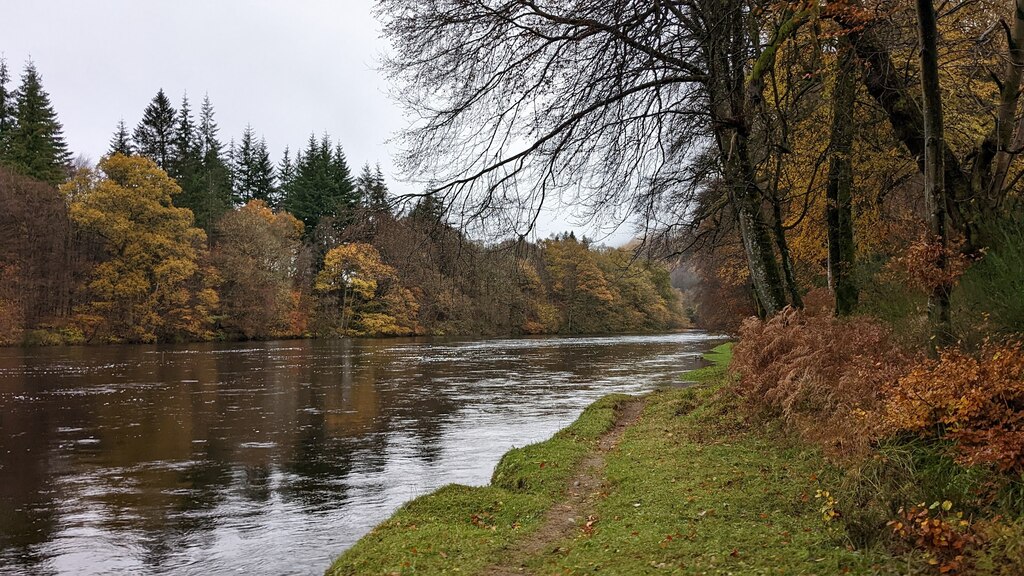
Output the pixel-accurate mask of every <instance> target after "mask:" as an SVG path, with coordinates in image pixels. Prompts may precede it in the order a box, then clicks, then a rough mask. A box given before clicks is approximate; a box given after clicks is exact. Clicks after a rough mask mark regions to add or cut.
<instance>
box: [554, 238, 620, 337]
mask: <svg viewBox="0 0 1024 576" xmlns="http://www.w3.org/2000/svg"><path fill="white" fill-rule="evenodd" d="M544 262H545V265H546V267H547V273H548V275H549V276H550V277H551V289H552V292H553V294H554V296H555V297H556V299H557V302H558V306H559V309H560V310H561V312H562V314H563V315H564V321H563V323H562V328H563V330H564V331H566V332H569V333H570V334H572V333H579V332H604V331H606V330H607V327H606V325H605V324H604V322H605V321H606V320H607V314H606V312H607V311H608V309H609V308H610V306H608V305H609V304H611V303H612V302H613V301H614V300H615V299H616V295H615V294H614V293H613V292H612V290H611V285H610V284H609V282H608V280H607V278H606V277H605V275H604V271H602V270H601V268H600V266H598V264H597V262H596V259H595V258H594V255H593V253H591V251H590V249H589V247H588V246H587V243H586V242H580V241H579V240H577V239H576V236H575V235H573V234H568V235H563V236H561V237H556V238H553V239H551V240H548V241H546V242H544Z"/></svg>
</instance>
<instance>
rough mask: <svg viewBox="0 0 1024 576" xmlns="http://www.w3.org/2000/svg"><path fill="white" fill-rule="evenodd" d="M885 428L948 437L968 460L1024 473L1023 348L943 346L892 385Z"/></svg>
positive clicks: (965, 461)
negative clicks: (974, 351)
mask: <svg viewBox="0 0 1024 576" xmlns="http://www.w3.org/2000/svg"><path fill="white" fill-rule="evenodd" d="M882 432H884V433H889V434H898V433H914V434H920V435H922V436H929V437H939V436H943V435H944V436H946V437H948V438H950V439H952V440H954V441H955V442H956V452H957V457H958V460H959V461H960V462H961V463H963V464H965V465H973V464H991V465H995V466H996V467H997V468H998V469H999V470H1000V471H1003V472H1013V473H1016V474H1020V473H1022V472H1024V350H1022V349H1021V344H1020V343H1016V344H992V343H987V344H985V345H984V346H983V347H982V349H981V351H980V352H979V353H978V354H977V355H971V354H968V353H966V352H963V351H961V350H959V349H955V348H951V349H948V350H946V351H944V352H943V353H942V354H941V355H940V357H939V359H938V360H931V361H926V362H923V363H921V364H919V365H918V366H916V367H915V368H914V370H913V371H911V372H910V373H909V374H907V375H906V376H904V377H903V378H900V379H899V380H898V381H897V382H896V383H895V385H892V386H889V387H888V389H887V390H886V393H885V406H884V412H883V417H882Z"/></svg>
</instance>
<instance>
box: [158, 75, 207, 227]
mask: <svg viewBox="0 0 1024 576" xmlns="http://www.w3.org/2000/svg"><path fill="white" fill-rule="evenodd" d="M172 150H173V152H172V154H171V158H170V160H169V163H170V164H169V166H168V173H169V174H170V175H171V177H172V178H174V179H175V180H176V181H177V182H178V185H179V186H181V194H179V195H178V196H177V197H175V199H174V204H175V206H178V207H181V208H188V209H189V210H191V211H192V214H193V216H194V217H195V218H196V222H197V223H199V220H200V214H199V213H200V212H201V211H202V210H203V204H204V192H205V186H204V181H203V146H202V136H201V134H200V131H199V127H198V126H196V122H195V118H194V117H193V115H192V107H191V105H190V103H189V100H188V95H187V94H186V95H185V96H183V97H182V99H181V107H180V108H179V109H178V114H177V120H176V122H175V134H174V144H173V148H172ZM204 223H206V222H204ZM206 224H209V223H206ZM200 225H201V224H200Z"/></svg>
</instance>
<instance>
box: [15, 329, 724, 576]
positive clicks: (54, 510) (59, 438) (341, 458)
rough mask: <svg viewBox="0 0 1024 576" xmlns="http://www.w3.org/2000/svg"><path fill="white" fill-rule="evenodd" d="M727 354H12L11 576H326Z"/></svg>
mask: <svg viewBox="0 0 1024 576" xmlns="http://www.w3.org/2000/svg"><path fill="white" fill-rule="evenodd" d="M712 343H714V341H713V340H712V339H711V338H710V337H709V336H707V335H705V334H703V333H700V332H686V333H679V334H669V335H657V336H612V337H593V338H554V337H551V338H528V339H498V340H475V341H473V340H467V341H436V340H434V341H431V340H412V339H409V340H344V341H321V340H304V341H287V342H267V343H232V344H223V343H218V344H190V345H182V346H159V347H158V346H109V347H74V348H52V349H15V348H8V349H0V574H4V575H8V574H12V575H13V574H19V575H20V574H32V575H36V574H40V575H46V574H69V575H70V574H74V575H90V574H141V575H163V574H175V575H178V574H185V575H190V574H195V575H221V574H235V573H244V574H275V575H276V574H302V575H312V574H322V573H323V571H324V570H325V569H326V568H327V567H328V565H329V564H330V562H331V560H332V559H333V558H334V557H335V556H337V554H339V553H340V552H342V551H343V550H345V549H346V548H347V547H349V546H351V545H352V544H353V543H354V542H355V541H356V540H358V539H359V537H361V536H362V535H363V534H365V533H366V532H367V531H368V530H369V529H370V528H372V527H373V526H374V525H375V524H377V523H379V522H380V521H382V520H384V519H385V518H387V517H388V516H389V515H390V514H391V513H392V512H393V511H394V510H395V509H396V508H397V507H398V506H400V505H401V504H402V503H404V502H406V501H408V500H410V499H412V498H415V497H416V496H419V495H421V494H424V493H427V492H429V491H431V490H434V489H436V488H438V487H440V486H443V485H445V484H449V483H453V482H455V483H461V484H469V485H482V484H486V483H487V482H488V480H489V478H490V475H491V471H492V470H493V468H494V465H495V464H496V463H497V461H498V459H499V458H500V457H501V455H502V454H503V453H504V452H505V451H507V450H508V449H509V448H511V447H513V446H523V445H525V444H529V443H533V442H537V441H540V440H543V439H546V438H548V437H550V436H551V435H552V434H553V433H554V432H555V431H557V430H558V429H560V428H562V427H564V426H566V425H568V424H569V423H570V422H572V421H573V420H574V419H575V418H576V417H577V416H578V415H579V413H580V412H581V411H582V410H583V408H584V407H585V406H586V405H588V404H589V403H591V402H592V401H594V400H596V399H597V398H599V397H601V396H603V395H605V394H608V393H612V392H625V393H630V394H638V393H642V392H645V391H647V390H650V389H652V388H654V387H656V386H659V385H669V384H672V383H674V382H677V381H678V375H679V373H680V372H682V371H684V370H686V369H689V368H691V367H693V366H695V365H696V364H697V363H698V362H699V355H700V353H701V352H702V351H704V350H706V349H707V348H708V347H710V345H711V344H712Z"/></svg>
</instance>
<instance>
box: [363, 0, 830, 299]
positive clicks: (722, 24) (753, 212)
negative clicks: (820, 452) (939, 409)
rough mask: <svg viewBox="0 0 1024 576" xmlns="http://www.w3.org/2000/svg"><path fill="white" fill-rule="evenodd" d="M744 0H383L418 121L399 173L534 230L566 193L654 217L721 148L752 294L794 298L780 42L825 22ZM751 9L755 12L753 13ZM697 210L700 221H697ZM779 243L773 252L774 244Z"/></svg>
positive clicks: (453, 208)
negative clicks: (783, 192) (783, 224)
mask: <svg viewBox="0 0 1024 576" xmlns="http://www.w3.org/2000/svg"><path fill="white" fill-rule="evenodd" d="M814 10H815V8H814V6H813V4H811V3H808V4H799V5H797V7H796V8H778V7H777V6H776V5H774V4H771V3H769V2H759V1H755V2H750V1H745V0H656V1H653V2H651V1H640V0H610V1H605V2H578V1H569V0H439V1H434V2H418V1H415V0H380V1H379V2H378V14H379V15H380V16H381V18H382V20H383V21H384V23H385V26H384V30H385V34H386V35H387V36H389V37H390V38H391V39H392V41H393V42H394V45H395V52H394V54H393V55H392V56H391V57H390V59H389V60H388V61H387V62H386V69H387V70H388V71H390V73H391V75H392V77H393V78H394V79H395V80H397V83H398V85H399V86H400V90H399V96H400V97H401V98H402V100H403V102H404V104H405V105H406V106H407V108H408V110H409V111H410V112H411V113H412V114H413V115H414V118H416V121H415V122H414V124H413V125H412V127H411V128H410V129H409V130H408V131H407V132H406V133H405V134H404V143H405V145H406V155H405V157H404V166H403V167H404V168H405V170H406V172H407V173H408V174H409V175H410V176H412V177H413V178H419V179H422V180H427V181H430V182H431V183H432V190H431V193H432V194H435V195H437V196H438V197H440V198H442V199H443V202H444V204H445V206H446V207H447V208H448V209H449V211H450V212H451V213H453V214H455V215H456V216H457V217H459V218H461V219H462V221H463V223H484V222H486V223H487V224H490V225H492V226H494V225H497V226H499V227H500V228H501V231H502V232H506V233H507V232H514V233H518V234H525V233H526V232H527V231H529V230H531V229H533V227H534V226H535V224H536V221H537V217H538V215H539V213H540V210H541V207H542V206H544V205H545V203H550V202H551V201H552V199H554V198H557V199H559V200H560V201H562V202H565V203H570V204H572V205H574V206H577V207H582V208H583V209H584V210H585V212H586V213H587V214H590V215H596V214H602V213H609V212H615V213H621V212H622V211H625V212H628V213H630V214H638V215H640V216H641V217H643V218H645V219H646V220H648V221H652V220H656V219H657V218H658V217H659V215H660V214H662V213H664V212H665V211H666V210H675V211H676V213H681V212H685V211H684V210H678V208H677V207H674V206H667V205H666V204H665V203H666V202H667V201H668V200H669V199H670V198H674V199H676V200H678V199H680V198H684V199H685V198H687V197H688V198H691V199H692V198H693V194H696V189H695V188H693V189H692V191H691V194H690V195H689V196H687V195H686V194H680V192H679V188H680V187H685V186H687V185H689V184H692V183H693V180H692V179H691V178H690V176H689V174H688V173H687V166H688V164H689V163H690V162H691V161H692V160H693V159H694V158H695V157H696V156H697V155H698V153H700V152H701V151H703V150H705V149H707V148H708V147H712V148H713V149H715V150H716V151H717V152H718V157H717V160H718V162H717V166H716V170H717V172H718V173H719V176H720V178H721V180H722V181H723V183H725V186H724V190H725V195H726V196H727V198H726V205H727V206H729V207H730V210H731V212H732V215H733V216H734V217H735V218H736V219H737V221H738V223H739V230H740V232H741V234H740V236H741V238H742V241H743V246H744V251H745V253H746V257H747V262H748V267H749V271H750V276H751V278H752V280H753V285H754V288H755V292H756V294H757V298H758V301H759V303H760V304H761V306H762V307H763V309H764V310H765V312H766V313H768V314H771V313H774V312H776V311H778V310H779V309H781V308H782V307H783V306H785V305H786V304H787V297H786V289H785V286H784V282H783V276H782V273H781V269H780V264H779V254H778V253H777V252H776V250H777V249H781V250H783V253H784V249H785V238H784V236H783V237H781V238H773V231H772V229H771V226H770V225H769V220H768V217H767V215H766V214H765V203H766V193H765V189H764V184H763V183H762V182H761V181H760V180H759V178H758V163H759V162H760V158H759V154H760V153H759V152H758V150H759V146H760V142H759V141H758V135H759V129H758V126H757V124H758V114H757V112H758V110H759V109H760V107H761V106H763V102H762V93H763V90H764V78H765V75H766V74H768V72H769V71H770V70H771V69H772V68H773V66H774V62H775V56H776V54H777V52H778V50H779V47H780V46H781V45H782V44H783V43H784V42H786V41H787V39H789V38H791V37H792V36H793V35H794V34H795V33H796V31H797V30H798V29H799V28H800V27H801V26H802V25H803V24H804V23H806V22H807V21H808V20H809V19H810V18H811V17H812V15H813V14H814ZM755 14H757V16H756V17H755ZM691 215H693V214H691ZM777 247H778V248H777Z"/></svg>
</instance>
